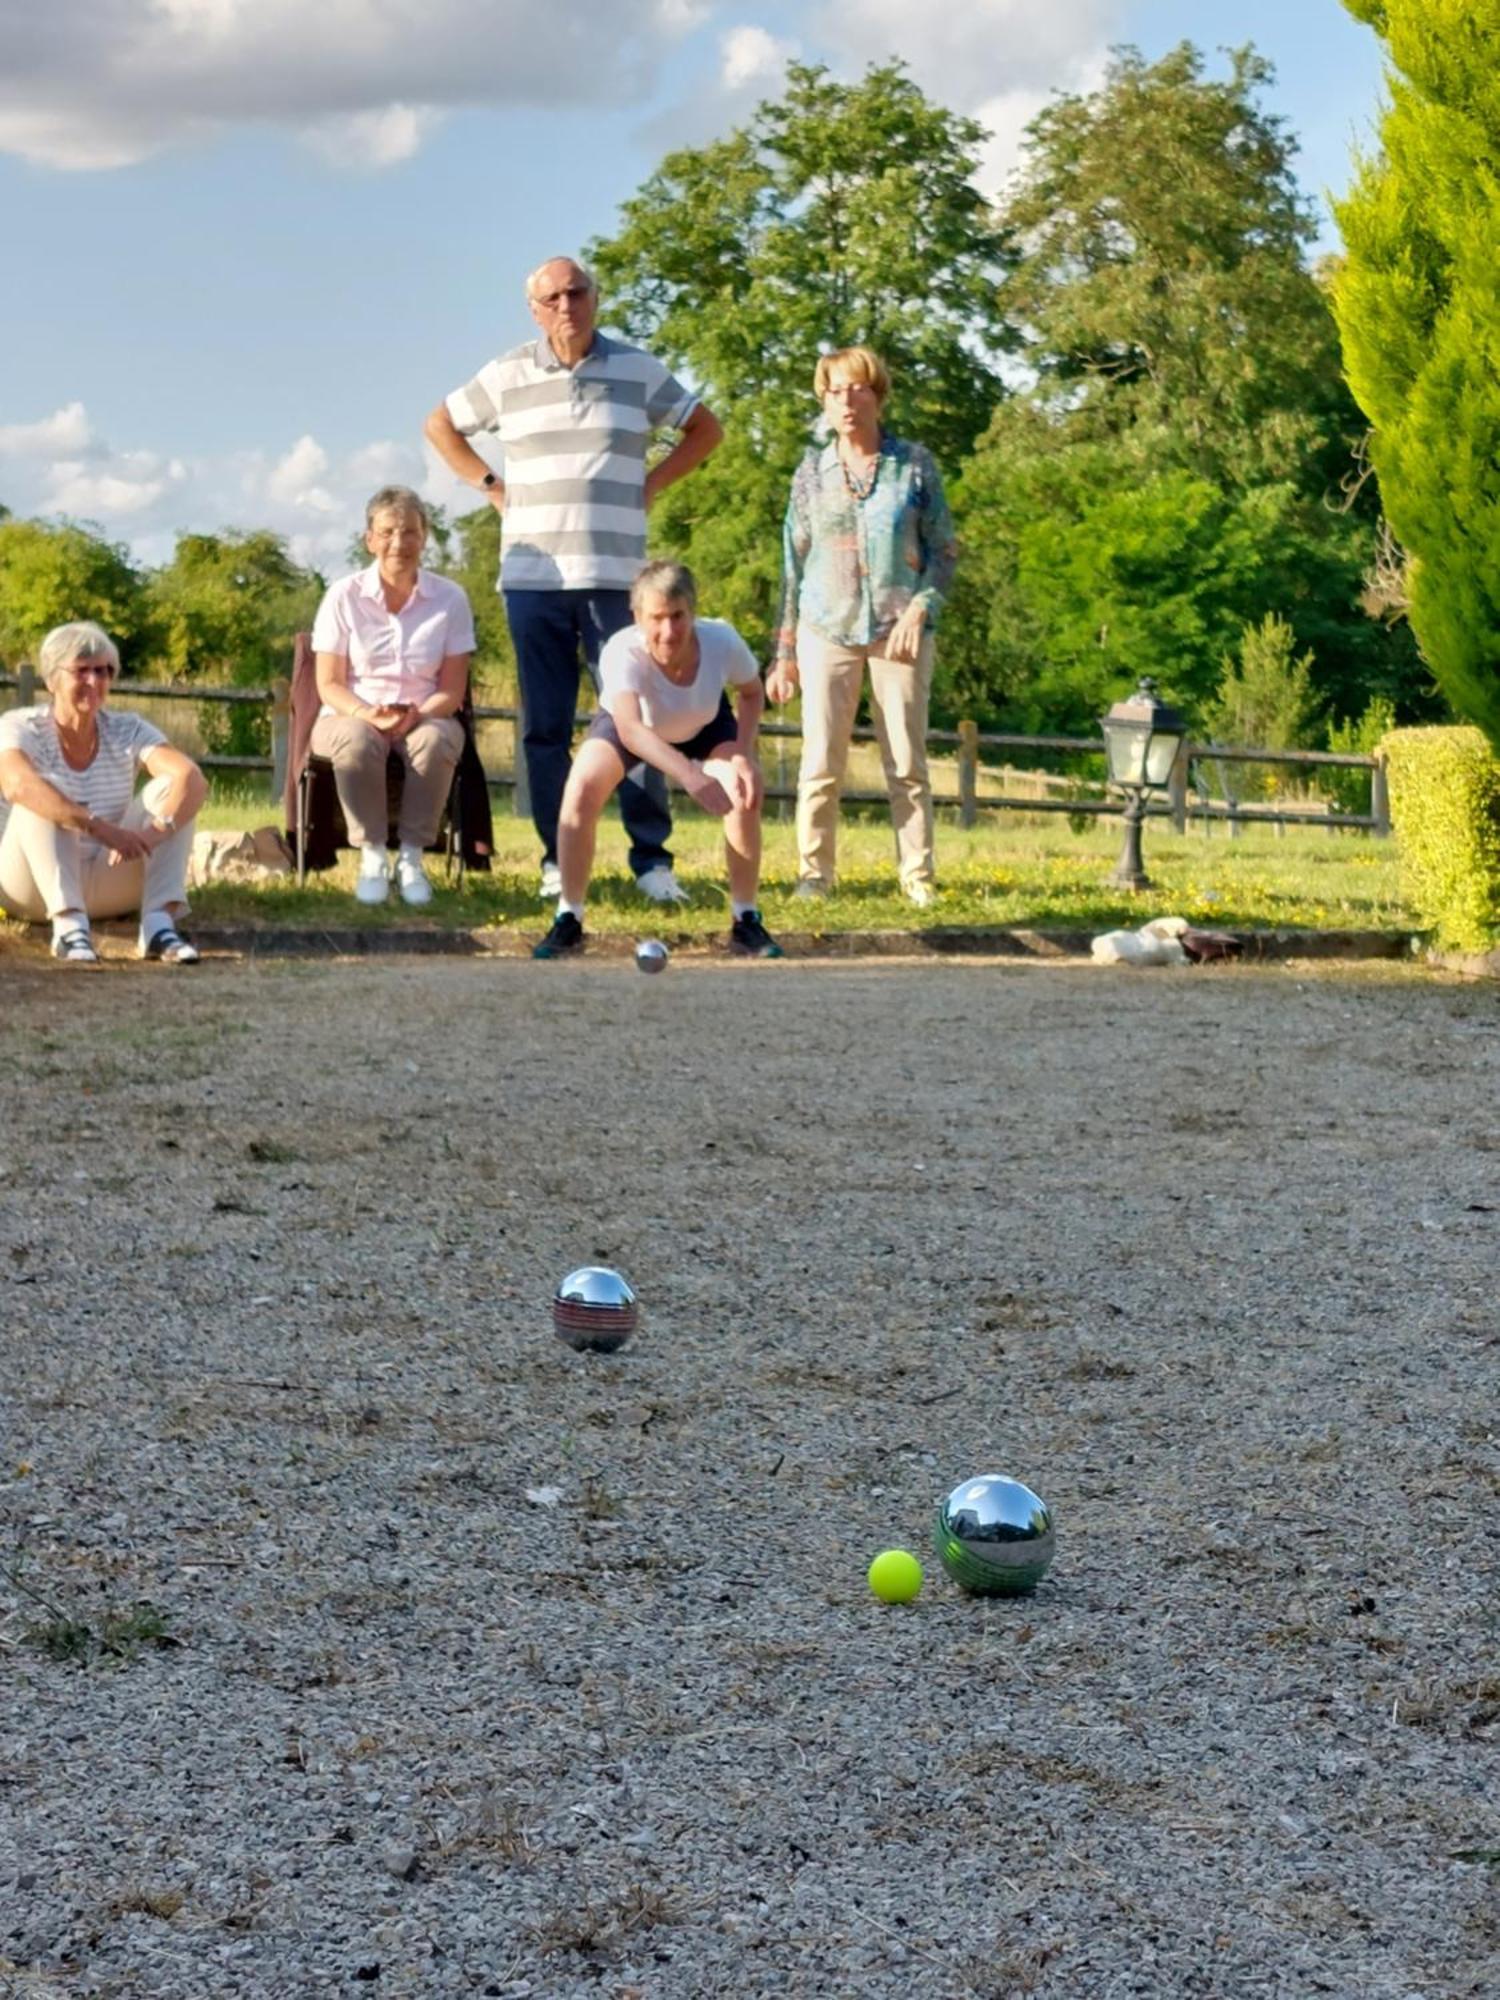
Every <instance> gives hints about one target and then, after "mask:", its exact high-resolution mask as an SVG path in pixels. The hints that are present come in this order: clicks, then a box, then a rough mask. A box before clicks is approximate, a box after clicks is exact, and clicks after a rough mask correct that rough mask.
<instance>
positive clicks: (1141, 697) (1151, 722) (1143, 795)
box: [1100, 676, 1187, 889]
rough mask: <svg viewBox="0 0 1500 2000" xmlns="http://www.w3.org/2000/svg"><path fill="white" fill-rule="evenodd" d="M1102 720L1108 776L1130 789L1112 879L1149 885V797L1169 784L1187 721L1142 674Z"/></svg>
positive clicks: (1130, 886) (1122, 885)
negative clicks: (1144, 855)
mask: <svg viewBox="0 0 1500 2000" xmlns="http://www.w3.org/2000/svg"><path fill="white" fill-rule="evenodd" d="M1100 726H1101V728H1102V729H1103V731H1104V754H1105V757H1106V758H1107V759H1108V762H1109V781H1110V783H1111V784H1112V785H1118V786H1119V788H1120V790H1121V791H1122V792H1124V793H1125V794H1126V802H1125V844H1124V846H1123V847H1122V848H1121V849H1120V859H1119V862H1118V863H1117V865H1116V867H1115V872H1114V874H1113V875H1111V877H1110V878H1109V879H1110V881H1111V882H1113V883H1115V884H1117V885H1118V886H1119V887H1120V888H1122V889H1146V888H1149V887H1150V881H1149V878H1148V877H1147V874H1146V871H1145V869H1144V867H1142V865H1141V827H1142V825H1143V824H1144V822H1145V818H1146V800H1147V797H1148V796H1149V795H1150V793H1152V792H1161V791H1165V790H1166V788H1167V785H1168V783H1169V782H1170V780H1171V776H1172V766H1173V765H1174V764H1175V763H1176V762H1177V752H1178V749H1179V748H1180V747H1181V744H1182V739H1183V737H1184V736H1185V735H1186V734H1187V724H1186V723H1185V722H1184V721H1183V719H1182V717H1181V716H1180V715H1179V714H1178V713H1177V710H1176V709H1175V708H1169V707H1168V706H1167V704H1166V703H1165V702H1164V701H1158V700H1157V699H1156V683H1155V681H1153V680H1151V679H1150V678H1149V677H1148V676H1143V677H1142V679H1141V684H1140V686H1139V687H1138V688H1137V689H1136V691H1135V693H1134V694H1133V695H1131V696H1130V698H1129V700H1128V701H1117V702H1116V703H1115V705H1114V707H1113V708H1112V709H1111V710H1110V711H1109V714H1108V715H1106V716H1104V717H1103V718H1102V721H1101V724H1100Z"/></svg>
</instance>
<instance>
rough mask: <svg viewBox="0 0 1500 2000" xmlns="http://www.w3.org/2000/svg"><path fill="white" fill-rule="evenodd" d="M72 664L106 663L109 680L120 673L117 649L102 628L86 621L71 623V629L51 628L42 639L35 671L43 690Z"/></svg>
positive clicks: (90, 620) (49, 686)
mask: <svg viewBox="0 0 1500 2000" xmlns="http://www.w3.org/2000/svg"><path fill="white" fill-rule="evenodd" d="M75 660H104V661H106V662H107V663H108V666H109V677H110V679H111V680H114V679H116V678H117V677H118V675H119V672H120V649H119V647H118V646H117V645H116V644H115V642H114V640H113V639H111V638H110V636H109V634H108V633H107V632H106V631H105V629H104V627H103V626H102V625H96V624H95V623H94V622H93V620H92V619H90V618H79V619H75V620H74V622H73V623H72V624H71V625H54V626H53V628H52V630H51V631H50V632H49V633H48V634H47V636H46V638H45V639H43V641H42V643H41V646H40V647H39V648H38V650H37V656H36V670H37V672H38V673H39V674H40V675H41V677H42V684H43V686H44V687H46V688H48V689H49V690H50V688H51V686H52V683H53V682H54V681H55V680H56V679H57V676H58V674H59V673H61V671H62V669H63V668H64V667H70V666H71V665H72V664H73V662H74V661H75Z"/></svg>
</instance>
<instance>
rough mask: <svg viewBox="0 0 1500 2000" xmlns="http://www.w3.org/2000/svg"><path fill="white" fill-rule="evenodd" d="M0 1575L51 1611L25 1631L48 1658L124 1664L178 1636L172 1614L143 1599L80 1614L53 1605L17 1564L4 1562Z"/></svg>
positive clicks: (27, 1638) (76, 1662)
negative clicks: (89, 1614)
mask: <svg viewBox="0 0 1500 2000" xmlns="http://www.w3.org/2000/svg"><path fill="white" fill-rule="evenodd" d="M0 1577H3V1578H4V1580H5V1582H7V1583H8V1584H9V1585H10V1587H11V1589H12V1590H14V1591H16V1592H17V1593H18V1594H19V1595H20V1596H22V1597H25V1598H27V1599H29V1600H30V1602H31V1603H33V1604H35V1605H37V1606H39V1607H40V1609H41V1610H43V1611H45V1612H46V1613H47V1617H46V1619H45V1620H44V1621H43V1622H41V1623H39V1624H36V1625H30V1626H28V1627H27V1628H26V1630H25V1632H24V1633H23V1634H22V1638H23V1639H24V1641H25V1643H26V1644H27V1645H28V1646H34V1647H35V1648H36V1649H37V1651H38V1652H40V1653H45V1654H46V1655H47V1657H48V1658H49V1659H52V1660H61V1661H66V1662H68V1663H69V1664H70V1665H73V1666H78V1667H92V1666H99V1665H107V1664H113V1665H116V1666H123V1665H125V1664H126V1663H127V1662H128V1661H130V1660H133V1659H134V1658H135V1656H136V1654H137V1653H139V1652H140V1650H141V1648H142V1647H143V1646H175V1645H177V1644H178V1643H179V1641H178V1640H177V1639H176V1638H174V1637H173V1635H172V1631H171V1614H170V1613H168V1612H166V1611H163V1610H162V1609H161V1607H160V1606H159V1605H155V1604H151V1603H149V1602H148V1601H146V1600H145V1599H140V1600H138V1601H137V1602H136V1603H134V1604H131V1605H127V1606H124V1607H123V1608H120V1609H116V1610H109V1611H105V1612H103V1613H102V1614H101V1615H100V1616H98V1617H96V1618H89V1617H83V1616H77V1615H75V1614H74V1613H72V1612H69V1611H66V1610H64V1609H63V1608H62V1607H61V1606H59V1605H57V1604H55V1603H54V1602H53V1601H52V1599H51V1598H50V1597H48V1596H46V1595H45V1594H44V1593H43V1592H42V1591H40V1590H38V1589H37V1588H36V1587H35V1585H34V1584H31V1583H29V1582H28V1581H27V1580H26V1578H25V1577H24V1576H22V1575H21V1574H20V1572H19V1570H18V1569H17V1568H16V1567H15V1565H14V1564H10V1563H6V1564H0Z"/></svg>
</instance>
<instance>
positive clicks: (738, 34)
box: [719, 27, 796, 91]
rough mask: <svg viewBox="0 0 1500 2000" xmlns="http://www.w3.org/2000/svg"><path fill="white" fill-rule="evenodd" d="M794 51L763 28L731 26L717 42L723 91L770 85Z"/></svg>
mask: <svg viewBox="0 0 1500 2000" xmlns="http://www.w3.org/2000/svg"><path fill="white" fill-rule="evenodd" d="M795 52H796V51H795V48H794V45H793V44H792V43H791V42H783V41H778V40H777V38H776V36H775V35H772V34H768V33H767V31H766V30H765V29H764V28H754V27H739V28H731V29H730V30H729V32H728V33H727V34H726V35H725V36H724V37H723V38H722V39H721V41H720V43H719V55H720V63H719V81H720V82H721V83H722V85H723V86H724V88H725V90H727V91H739V90H743V89H744V88H745V87H746V85H748V84H757V85H760V84H774V83H775V82H776V81H777V79H778V78H779V77H780V75H781V73H782V71H783V70H784V69H785V68H786V65H787V58H788V57H789V56H791V55H793V54H795Z"/></svg>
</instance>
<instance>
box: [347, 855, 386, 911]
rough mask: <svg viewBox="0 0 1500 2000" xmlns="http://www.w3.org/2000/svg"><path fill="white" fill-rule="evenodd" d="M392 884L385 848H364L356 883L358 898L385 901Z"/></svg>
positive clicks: (360, 899) (376, 901)
mask: <svg viewBox="0 0 1500 2000" xmlns="http://www.w3.org/2000/svg"><path fill="white" fill-rule="evenodd" d="M390 886H391V876H390V869H389V868H388V867H387V865H386V858H385V851H384V849H383V848H379V847H366V848H364V849H363V850H362V851H361V853H360V857H359V877H358V879H357V880H356V882H355V884H354V894H355V897H356V899H357V900H358V901H359V902H361V903H383V902H384V901H385V899H386V896H387V895H388V894H389V893H390Z"/></svg>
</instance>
